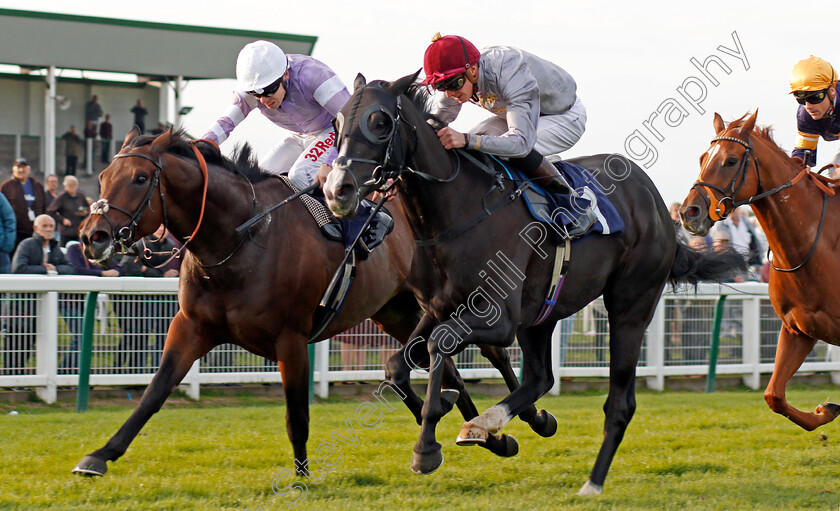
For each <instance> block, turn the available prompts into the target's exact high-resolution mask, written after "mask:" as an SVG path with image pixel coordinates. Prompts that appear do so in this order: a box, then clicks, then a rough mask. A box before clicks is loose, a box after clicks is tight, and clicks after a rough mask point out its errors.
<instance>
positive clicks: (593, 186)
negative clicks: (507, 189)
mask: <svg viewBox="0 0 840 511" xmlns="http://www.w3.org/2000/svg"><path fill="white" fill-rule="evenodd" d="M547 158H548V160H549V161H550V162H551V163H552V164H553V165H554V166H555V167H557V170H559V171H560V173H561V174H563V176H565V177H566V180H567V181H568V182H569V184H570V185H571V186H572V188H574V189H575V190H576V191H577V192H578V194H579V197H572V196H571V195H558V194H552V193H549V192H547V191H545V189H544V188H542V187H541V186H540V185H538V184H537V183H535V182H532V183H531V186H530V188H528V189H526V190H525V193H524V194H523V198H524V199H525V204H526V205H527V206H528V211H529V212H530V213H531V216H533V217H534V219H535V220H537V221H539V222H542V223H547V224H550V223H554V224H559V225H561V226H562V225H567V224H568V223H570V222H572V221H573V220H576V219H577V218H578V217H579V216H580V215H581V214H582V213H583V212H584V211H585V210H586V208H587V207H588V206H589V205H590V204H591V205H592V210H593V211H594V212H595V215H596V216H597V217H598V221H596V222H595V223H594V224H593V225H592V227H590V228H589V230H588V231H587V232H586V234H585V235H583V236H581V237H580V238H577V239H575V240H573V243H574V242H577V241H580V240H582V239H586V238H588V237H589V236H593V235H596V234H604V235H607V234H621V233H622V232H624V220H622V219H621V216H620V215H619V214H618V210H616V209H615V206H613V204H612V203H611V202H610V201H609V199H608V198H607V195H606V194H605V193H604V191H603V190H602V188H601V186H600V185H599V184H598V181H596V179H595V176H594V175H593V174H592V173H591V172H589V170H587V169H585V168H583V167H581V166H580V165H575V164H574V163H569V162H567V161H564V160H562V159H560V157H559V156H556V155H552V156H549V157H547ZM503 167H504V170H505V173H506V174H507V175H508V177H509V178H511V179H513V180H514V181H524V180H527V178H526V177H525V176H524V175H523V174H522V173H521V172H520V171H519V170H517V169H514V168H511V167H510V166H509V165H505V164H503Z"/></svg>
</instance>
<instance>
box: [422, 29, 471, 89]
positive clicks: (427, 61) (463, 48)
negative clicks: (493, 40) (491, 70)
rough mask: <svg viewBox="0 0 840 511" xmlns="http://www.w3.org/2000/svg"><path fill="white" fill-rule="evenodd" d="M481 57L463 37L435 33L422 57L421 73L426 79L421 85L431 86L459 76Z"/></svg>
mask: <svg viewBox="0 0 840 511" xmlns="http://www.w3.org/2000/svg"><path fill="white" fill-rule="evenodd" d="M480 57H481V53H479V51H478V48H476V47H475V45H474V44H473V43H471V42H469V41H467V40H466V39H464V38H463V37H459V36H457V35H447V36H443V37H441V35H440V33H437V34H435V35H434V37H432V44H430V45H429V47H428V48H426V55H425V56H423V71H425V72H426V79H425V80H423V85H432V84H434V83H437V82H439V81H441V80H446V79H447V78H450V77H452V76H455V75H457V74H461V73H463V72H464V71H466V70H467V69H469V67H470V66H472V65H473V64H477V63H478V59H479V58H480Z"/></svg>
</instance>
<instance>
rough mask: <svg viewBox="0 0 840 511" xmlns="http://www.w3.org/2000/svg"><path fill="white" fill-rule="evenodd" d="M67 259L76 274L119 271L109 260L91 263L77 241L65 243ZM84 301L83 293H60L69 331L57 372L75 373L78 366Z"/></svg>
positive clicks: (114, 274)
mask: <svg viewBox="0 0 840 511" xmlns="http://www.w3.org/2000/svg"><path fill="white" fill-rule="evenodd" d="M66 255H67V260H68V261H70V264H71V265H72V266H73V272H74V273H75V274H76V275H90V276H96V277H117V276H119V274H120V272H119V270H118V269H117V264H116V262H114V261H113V260H111V262H110V264H109V265H108V267H107V268H105V267H102V266H99V265H96V264H94V263H91V262H90V261H88V260H87V258H86V257H85V256H84V254H83V253H82V245H81V244H80V243H79V242H78V241H71V242H70V243H68V244H67V254H66ZM84 301H85V294H84V293H66V294H65V293H62V294H61V296H60V297H59V306H61V305H62V304H64V307H65V310H64V311H62V315H63V316H64V321H65V322H66V323H67V330H68V331H69V332H70V336H71V338H70V346H69V348H68V349H67V353H66V355H65V356H64V358H63V359H62V361H61V366H60V367H59V369H58V373H59V374H75V372H76V370H77V369H78V367H79V341H80V337H81V334H82V318H83V313H84V310H83V308H82V306H81V304H83V303H84Z"/></svg>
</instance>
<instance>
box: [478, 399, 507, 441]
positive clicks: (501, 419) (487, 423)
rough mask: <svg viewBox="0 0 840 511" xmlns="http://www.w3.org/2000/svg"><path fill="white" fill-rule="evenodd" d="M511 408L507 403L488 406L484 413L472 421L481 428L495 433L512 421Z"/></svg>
mask: <svg viewBox="0 0 840 511" xmlns="http://www.w3.org/2000/svg"><path fill="white" fill-rule="evenodd" d="M510 419H511V417H510V410H509V409H508V407H507V406H506V405H496V406H491V407H490V408H488V409H487V410H486V411H485V412H484V413H482V414H481V415H479V416H478V417H476V418H475V419H473V420H471V421H470V422H471V423H473V424H475V425H476V426H478V427H480V428H484V429H486V430H487V431H488V432H489V433H493V434H495V433H496V432H497V431H499V430H500V429H502V427H503V426H504V425H505V424H507V423H508V421H510Z"/></svg>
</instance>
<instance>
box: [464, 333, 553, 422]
mask: <svg viewBox="0 0 840 511" xmlns="http://www.w3.org/2000/svg"><path fill="white" fill-rule="evenodd" d="M478 346H479V348H480V349H481V355H482V356H484V358H486V359H487V360H489V361H490V363H491V364H493V367H495V368H496V370H497V371H499V372H500V373H501V374H502V378H503V379H504V380H505V384H506V385H507V388H508V390H510V391H511V392H513V391H514V390H516V389H518V388H519V380H517V379H516V374H515V373H514V372H513V367H511V365H510V355H508V352H507V349H505V348H503V347H501V346H488V345H484V344H479V345H478ZM476 415H478V414H476ZM471 418H472V417H464V419H466V420H470V419H471ZM519 418H520V419H522V420H523V421H525V422H526V423H528V425H530V426H531V429H532V430H534V432H535V433H537V434H538V435H540V436H543V437H550V436H552V435H554V433H556V432H557V419H555V418H554V416H553V415H551V413H549V412H547V411H545V410H540V412H539V413H537V407H536V406H534V405H531V406H529V407H527V408H526V409H525V411H523V412H522V413H520V414H519Z"/></svg>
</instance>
